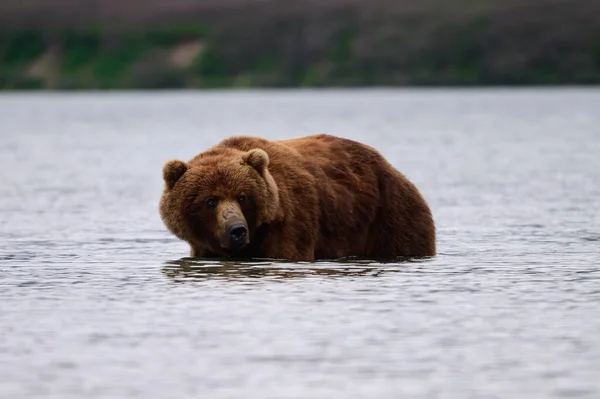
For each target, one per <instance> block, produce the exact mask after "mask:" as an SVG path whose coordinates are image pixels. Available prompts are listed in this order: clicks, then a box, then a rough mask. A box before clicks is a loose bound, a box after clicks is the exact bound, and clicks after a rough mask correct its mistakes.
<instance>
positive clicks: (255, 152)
mask: <svg viewBox="0 0 600 399" xmlns="http://www.w3.org/2000/svg"><path fill="white" fill-rule="evenodd" d="M243 159H244V162H246V163H247V164H248V165H250V166H252V167H253V168H254V169H256V170H257V171H258V172H259V173H261V174H262V173H263V171H264V170H265V168H266V167H267V166H269V155H268V154H267V153H266V152H265V150H262V149H260V148H253V149H251V150H250V151H248V152H247V153H245V154H244V156H243Z"/></svg>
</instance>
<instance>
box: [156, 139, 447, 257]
mask: <svg viewBox="0 0 600 399" xmlns="http://www.w3.org/2000/svg"><path fill="white" fill-rule="evenodd" d="M163 179H164V181H165V188H164V191H163V194H162V197H161V199H160V205H159V209H160V215H161V218H162V220H163V222H164V224H165V226H166V227H167V228H168V229H169V231H170V232H171V233H173V234H174V235H175V236H177V237H178V238H180V239H182V240H184V241H186V242H188V243H189V245H190V255H191V256H192V257H200V258H213V257H218V258H223V257H231V256H233V257H236V258H246V259H250V258H275V259H284V260H287V261H309V262H313V261H315V260H321V259H337V258H341V257H348V256H357V257H365V258H372V259H378V258H393V257H398V256H416V257H421V256H433V255H435V253H436V244H435V225H434V221H433V218H432V214H431V210H430V209H429V206H428V205H427V203H426V201H425V200H424V198H423V196H422V195H421V194H420V192H419V190H418V189H417V188H416V187H415V186H414V185H413V184H412V183H411V182H410V181H409V180H408V179H407V178H406V177H405V176H404V175H402V174H401V173H400V172H398V171H397V170H396V169H394V168H393V167H392V166H391V165H390V164H389V163H388V162H387V161H386V160H385V159H384V158H383V157H382V156H381V155H380V154H379V152H377V151H376V150H375V149H373V148H371V147H369V146H367V145H364V144H361V143H358V142H356V141H352V140H348V139H344V138H338V137H334V136H330V135H325V134H321V135H315V136H308V137H303V138H297V139H289V140H281V141H271V140H266V139H262V138H258V137H232V138H229V139H226V140H223V141H222V142H220V143H218V144H217V145H215V146H214V147H212V148H210V149H208V150H207V151H205V152H202V153H200V154H199V155H197V156H196V157H194V158H193V159H191V160H190V161H188V162H184V161H180V160H171V161H168V162H167V163H166V164H165V165H164V167H163Z"/></svg>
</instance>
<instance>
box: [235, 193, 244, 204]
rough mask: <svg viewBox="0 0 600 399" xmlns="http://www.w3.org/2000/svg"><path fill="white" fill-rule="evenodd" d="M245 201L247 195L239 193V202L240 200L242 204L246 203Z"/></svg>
mask: <svg viewBox="0 0 600 399" xmlns="http://www.w3.org/2000/svg"><path fill="white" fill-rule="evenodd" d="M244 201H246V196H245V195H238V196H237V202H239V203H240V204H242V203H244Z"/></svg>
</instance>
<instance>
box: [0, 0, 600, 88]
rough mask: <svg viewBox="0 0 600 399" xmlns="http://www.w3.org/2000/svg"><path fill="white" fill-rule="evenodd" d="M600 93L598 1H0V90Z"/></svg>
mask: <svg viewBox="0 0 600 399" xmlns="http://www.w3.org/2000/svg"><path fill="white" fill-rule="evenodd" d="M591 83H600V1H598V0H570V1H568V0H545V1H543V0H538V1H534V0H453V1H443V0H397V1H393V0H369V1H365V0H327V1H325V0H246V1H244V0H204V1H202V0H200V1H192V0H170V1H168V2H167V1H159V0H147V1H143V0H128V1H113V0H103V1H100V0H21V1H18V2H17V1H9V0H4V1H1V2H0V88H4V89H37V88H53V89H113V88H180V87H298V86H399V85H501V84H503V85H506V84H513V85H516V84H591Z"/></svg>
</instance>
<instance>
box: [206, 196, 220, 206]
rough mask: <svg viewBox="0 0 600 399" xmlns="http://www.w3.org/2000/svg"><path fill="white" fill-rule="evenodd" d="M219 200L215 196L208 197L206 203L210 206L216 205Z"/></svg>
mask: <svg viewBox="0 0 600 399" xmlns="http://www.w3.org/2000/svg"><path fill="white" fill-rule="evenodd" d="M218 202H219V201H218V200H217V199H216V198H215V197H208V198H207V199H206V205H208V206H209V207H210V208H214V207H216V206H217V203H218Z"/></svg>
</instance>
